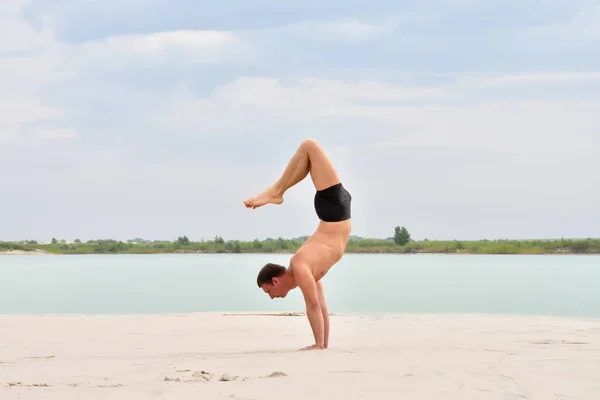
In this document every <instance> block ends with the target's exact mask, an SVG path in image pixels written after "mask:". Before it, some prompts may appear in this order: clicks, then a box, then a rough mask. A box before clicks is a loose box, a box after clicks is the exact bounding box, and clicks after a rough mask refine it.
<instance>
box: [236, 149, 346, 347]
mask: <svg viewBox="0 0 600 400" xmlns="http://www.w3.org/2000/svg"><path fill="white" fill-rule="evenodd" d="M309 173H310V176H311V179H312V182H313V184H314V186H315V189H316V194H315V198H314V207H315V211H316V213H317V216H318V217H319V219H320V221H319V225H318V226H317V229H316V231H315V232H314V233H313V235H312V236H311V237H310V238H309V239H308V240H307V241H306V242H305V243H304V244H303V245H302V246H301V247H300V249H298V251H297V252H296V254H295V255H294V256H293V257H292V258H291V260H290V266H289V268H285V267H284V266H281V265H277V264H271V263H269V264H266V265H265V266H264V267H263V268H262V269H261V270H260V272H259V273H258V277H257V284H258V286H259V287H260V288H262V289H263V291H264V292H265V293H267V294H268V295H269V296H270V297H271V298H272V299H273V298H276V297H277V298H284V297H285V296H286V295H287V294H288V292H289V291H290V290H292V289H294V288H296V287H299V288H300V290H301V291H302V295H303V296H304V301H305V303H306V314H307V317H308V320H309V323H310V326H311V329H312V332H313V335H314V337H315V343H314V344H313V345H311V346H307V347H305V348H303V349H302V350H312V349H324V348H327V346H328V344H329V312H328V310H327V304H326V303H325V297H324V295H323V285H322V284H321V279H322V278H323V277H324V276H325V274H327V272H328V271H329V269H330V268H331V267H332V266H333V265H334V264H335V263H337V262H338V261H339V260H340V259H341V258H342V256H343V254H344V251H345V249H346V245H347V243H348V236H349V235H350V228H351V227H350V208H351V207H350V203H351V201H352V197H351V196H350V193H348V191H347V190H346V189H345V188H344V186H343V185H342V183H341V181H340V178H339V176H338V174H337V172H336V170H335V169H334V167H333V165H332V163H331V161H330V160H329V158H328V157H327V155H326V154H325V152H324V151H323V149H322V147H321V145H320V144H319V143H318V142H317V141H316V140H314V139H307V140H304V141H303V142H302V143H301V144H300V146H299V147H298V149H297V150H296V153H295V154H294V156H293V157H292V159H291V160H290V162H289V164H288V165H287V167H286V169H285V171H284V172H283V175H282V176H281V177H280V178H279V180H278V181H277V182H275V183H274V184H273V185H272V186H270V187H268V188H267V189H266V190H265V191H264V192H262V193H260V194H258V195H256V196H254V197H251V198H250V199H248V200H245V201H244V204H245V206H246V207H247V208H252V209H255V208H258V207H261V206H264V205H265V204H282V203H283V195H284V193H285V192H286V191H287V190H288V189H289V188H291V187H292V186H294V185H295V184H297V183H298V182H300V181H302V180H303V179H304V178H305V177H306V176H307V175H308V174H309Z"/></svg>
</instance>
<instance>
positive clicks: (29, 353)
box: [0, 313, 600, 400]
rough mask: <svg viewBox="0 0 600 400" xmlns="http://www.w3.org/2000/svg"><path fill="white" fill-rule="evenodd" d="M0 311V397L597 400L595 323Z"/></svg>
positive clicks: (599, 328)
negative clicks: (318, 334) (317, 336)
mask: <svg viewBox="0 0 600 400" xmlns="http://www.w3.org/2000/svg"><path fill="white" fill-rule="evenodd" d="M331 322H332V333H331V345H330V346H331V347H330V348H329V349H327V350H317V351H309V352H300V351H298V349H299V348H300V347H303V346H305V345H308V344H311V343H312V340H311V338H312V337H311V332H310V328H309V326H308V322H307V320H306V317H305V316H303V315H300V316H294V315H291V316H290V315H288V316H281V315H252V314H225V315H224V314H222V313H200V314H190V315H155V316H54V315H53V316H13V315H0V399H2V400H5V399H6V400H8V399H22V400H27V399H35V400H43V399H52V400H67V399H86V400H91V399H98V400H100V399H102V400H105V399H110V400H113V399H114V400H117V399H124V400H135V399H178V400H182V399H208V400H212V399H216V400H218V399H229V400H231V399H234V400H235V399H237V400H251V399H264V400H269V399H277V400H280V399H289V400H292V399H303V400H304V399H309V398H310V397H313V398H314V399H344V400H345V399H378V400H381V399H411V400H413V399H414V400H429V399H443V400H452V399H457V400H458V399H460V400H467V399H477V400H486V399H540V400H551V399H579V400H581V399H585V400H598V399H600V319H587V320H586V319H568V318H552V317H523V316H486V315H379V316H377V315H359V316H357V315H354V316H345V315H334V316H332V317H331Z"/></svg>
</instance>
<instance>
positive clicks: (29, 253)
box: [0, 250, 600, 256]
mask: <svg viewBox="0 0 600 400" xmlns="http://www.w3.org/2000/svg"><path fill="white" fill-rule="evenodd" d="M218 254H219V255H239V256H244V255H251V254H260V255H267V254H268V255H286V254H287V255H293V254H294V252H292V251H286V252H281V251H280V252H275V251H272V252H260V251H252V252H218V251H215V252H210V251H173V252H156V253H143V252H140V253H136V252H97V253H93V252H90V253H53V252H48V251H20V250H15V251H0V256H20V255H21V256H98V255H106V256H123V255H133V256H158V255H218ZM344 254H345V255H361V254H362V255H371V256H373V255H398V256H418V255H447V256H563V255H564V256H600V252H565V251H559V252H548V253H527V252H524V253H505V252H502V253H491V252H490V253H483V252H480V253H476V252H466V251H457V252H450V251H449V252H443V251H418V252H402V251H388V252H385V251H373V252H369V251H347V252H345V253H344Z"/></svg>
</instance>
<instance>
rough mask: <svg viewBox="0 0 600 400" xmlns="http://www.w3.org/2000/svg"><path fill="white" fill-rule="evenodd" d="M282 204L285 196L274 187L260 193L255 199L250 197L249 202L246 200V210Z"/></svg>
mask: <svg viewBox="0 0 600 400" xmlns="http://www.w3.org/2000/svg"><path fill="white" fill-rule="evenodd" d="M281 203H283V196H282V195H281V193H280V192H278V191H277V190H276V189H275V188H273V187H269V188H267V190H265V191H264V192H262V193H259V194H257V195H256V196H254V197H250V198H249V199H248V200H244V205H245V206H246V208H258V207H261V206H264V205H265V204H281Z"/></svg>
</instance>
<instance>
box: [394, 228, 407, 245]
mask: <svg viewBox="0 0 600 400" xmlns="http://www.w3.org/2000/svg"><path fill="white" fill-rule="evenodd" d="M394 242H395V243H396V244H397V245H398V246H404V245H405V244H407V243H408V242H410V233H408V229H406V228H405V227H403V226H402V227H401V226H396V228H394Z"/></svg>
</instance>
